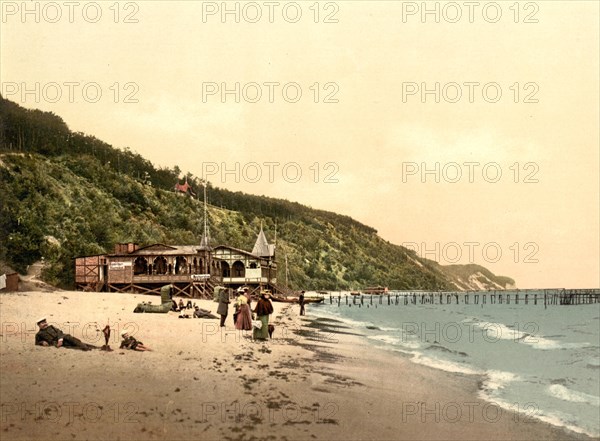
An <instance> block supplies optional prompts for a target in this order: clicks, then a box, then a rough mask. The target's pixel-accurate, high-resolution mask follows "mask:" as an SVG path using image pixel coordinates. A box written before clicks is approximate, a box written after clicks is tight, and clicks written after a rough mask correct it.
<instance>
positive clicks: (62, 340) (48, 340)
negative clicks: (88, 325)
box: [35, 317, 152, 352]
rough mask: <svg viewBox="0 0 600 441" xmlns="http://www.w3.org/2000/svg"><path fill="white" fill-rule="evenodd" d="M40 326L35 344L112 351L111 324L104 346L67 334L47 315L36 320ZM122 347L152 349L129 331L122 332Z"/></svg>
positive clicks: (138, 349) (134, 349)
mask: <svg viewBox="0 0 600 441" xmlns="http://www.w3.org/2000/svg"><path fill="white" fill-rule="evenodd" d="M36 324H37V326H38V332H37V333H36V334H35V344H36V345H38V346H54V347H56V348H61V347H66V348H73V349H79V350H82V351H91V350H92V349H101V350H103V351H109V352H110V351H112V349H111V348H110V346H109V345H108V340H109V338H110V326H108V325H106V326H105V327H104V329H103V330H102V333H103V334H104V338H105V342H106V343H105V344H104V345H103V346H102V347H100V348H99V347H97V346H94V345H90V344H87V343H84V342H82V341H81V340H79V339H78V338H77V337H73V336H72V335H70V334H65V333H64V332H63V331H62V330H60V329H59V328H57V327H56V326H53V325H49V324H48V321H47V320H46V317H42V318H40V319H39V320H38V321H37V322H36ZM121 337H122V338H123V340H122V341H121V346H120V349H130V350H132V351H151V350H152V349H150V348H149V347H148V346H146V345H144V343H142V342H141V341H139V340H137V339H136V338H134V337H133V336H131V335H129V333H128V332H127V331H123V332H121Z"/></svg>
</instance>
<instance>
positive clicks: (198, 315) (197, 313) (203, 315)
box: [194, 305, 218, 318]
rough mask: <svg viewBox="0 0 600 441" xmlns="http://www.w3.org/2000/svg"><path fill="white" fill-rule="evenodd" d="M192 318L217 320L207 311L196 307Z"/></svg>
mask: <svg viewBox="0 0 600 441" xmlns="http://www.w3.org/2000/svg"><path fill="white" fill-rule="evenodd" d="M194 318H218V317H217V316H216V315H214V314H212V313H211V312H210V311H209V310H207V309H202V308H199V307H198V305H196V306H194Z"/></svg>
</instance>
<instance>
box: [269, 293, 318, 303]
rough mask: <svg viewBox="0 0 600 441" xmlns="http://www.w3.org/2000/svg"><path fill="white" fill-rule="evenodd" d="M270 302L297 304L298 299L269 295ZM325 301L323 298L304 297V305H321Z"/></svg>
mask: <svg viewBox="0 0 600 441" xmlns="http://www.w3.org/2000/svg"><path fill="white" fill-rule="evenodd" d="M271 300H272V301H273V302H281V303H298V297H285V296H278V295H271ZM323 301H325V298H324V297H306V296H305V297H304V304H305V305H307V304H309V303H323Z"/></svg>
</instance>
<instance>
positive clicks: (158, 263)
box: [153, 256, 169, 274]
mask: <svg viewBox="0 0 600 441" xmlns="http://www.w3.org/2000/svg"><path fill="white" fill-rule="evenodd" d="M153 266H154V274H167V270H168V269H169V266H168V265H167V259H165V258H164V257H163V256H159V257H157V258H156V259H154V265H153Z"/></svg>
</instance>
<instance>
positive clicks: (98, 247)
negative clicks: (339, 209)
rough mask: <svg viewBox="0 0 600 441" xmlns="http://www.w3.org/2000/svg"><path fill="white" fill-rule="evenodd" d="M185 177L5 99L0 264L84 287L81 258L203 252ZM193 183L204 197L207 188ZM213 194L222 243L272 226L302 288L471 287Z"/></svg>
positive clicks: (368, 237)
mask: <svg viewBox="0 0 600 441" xmlns="http://www.w3.org/2000/svg"><path fill="white" fill-rule="evenodd" d="M181 176H182V172H181V170H180V169H179V168H178V167H174V168H173V169H169V168H157V167H155V166H154V165H153V164H152V163H151V162H150V161H148V160H147V159H145V158H143V157H142V156H141V155H139V154H137V153H134V152H133V151H131V150H130V149H127V148H126V149H117V148H114V147H112V146H111V145H109V144H107V143H105V142H103V141H101V140H99V139H96V138H94V137H93V136H89V135H85V134H83V133H78V132H72V131H71V130H70V129H69V128H68V127H67V125H66V124H65V123H64V121H63V120H62V119H61V118H60V117H58V116H57V115H54V114H53V113H49V112H41V111H39V110H27V109H24V108H22V107H20V106H19V105H17V104H15V103H13V102H10V101H8V100H5V99H4V98H2V97H0V261H5V262H7V263H8V264H10V265H12V266H14V267H15V268H16V269H17V270H18V271H20V272H24V271H25V270H26V267H27V265H30V264H32V263H33V262H36V261H38V260H40V259H41V258H42V257H43V258H44V260H45V262H46V265H45V270H44V274H43V276H44V278H45V280H46V281H47V282H49V283H53V284H56V285H59V286H63V287H72V286H73V271H74V268H73V261H72V259H73V258H74V257H76V256H81V255H90V254H99V253H105V252H111V251H112V250H113V248H114V244H115V243H119V242H137V243H139V244H141V245H147V244H151V243H171V244H181V245H185V244H197V243H199V240H200V237H201V233H202V224H203V218H202V216H203V211H202V206H203V204H202V201H201V200H198V199H194V198H192V197H188V196H183V195H182V194H177V193H175V192H174V191H173V187H174V185H175V183H177V182H178V180H179V179H180V177H181ZM186 177H187V179H188V182H189V183H190V184H192V186H193V187H194V188H195V189H196V191H198V190H199V189H200V183H199V179H198V178H197V177H195V176H193V175H192V174H191V173H187V175H186ZM180 182H181V181H180ZM208 194H209V196H208V199H209V202H210V205H209V217H208V218H209V224H210V233H211V236H212V239H213V244H227V245H231V246H234V247H237V248H242V249H247V250H250V249H252V246H253V244H254V241H255V239H256V234H257V232H258V231H259V229H260V225H261V222H262V224H263V227H264V229H265V231H266V232H267V234H269V238H270V240H271V241H272V240H273V235H274V232H275V230H276V231H277V256H278V260H279V263H280V265H279V274H278V278H279V280H280V281H282V282H283V281H285V279H286V277H285V266H284V265H283V261H284V259H285V257H286V256H287V260H288V268H289V283H290V285H291V287H293V288H307V289H319V288H322V289H353V288H360V287H365V286H369V285H385V286H389V287H390V288H391V289H456V286H460V288H461V289H465V288H468V287H469V286H468V284H463V285H462V286H461V285H458V284H457V283H455V280H456V277H458V276H457V275H456V274H458V273H460V276H461V279H463V280H464V277H465V276H464V274H463V273H464V271H462V272H460V271H457V270H456V269H455V270H454V271H451V272H449V271H446V270H445V269H444V268H445V267H442V266H440V265H438V264H437V263H436V262H433V261H430V260H427V259H421V258H419V257H418V256H417V255H416V254H415V252H414V251H412V250H408V249H406V248H403V247H401V246H397V245H393V244H390V243H389V242H387V241H385V240H383V239H382V238H380V237H379V236H378V235H377V231H376V230H375V229H373V228H371V227H369V226H366V225H363V224H361V223H359V222H357V221H355V220H353V219H351V218H350V217H348V216H343V215H339V214H335V213H332V212H328V211H323V210H314V209H311V208H309V207H306V206H303V205H301V204H299V203H295V202H290V201H287V200H281V199H274V198H269V197H264V196H254V195H248V194H244V193H241V192H231V191H228V190H225V189H221V188H217V187H212V186H211V185H210V184H208ZM479 268H481V267H479ZM484 270H485V269H484ZM486 271H487V270H486ZM487 273H489V271H488V272H487ZM487 273H486V275H487ZM489 275H491V277H492V278H493V277H495V276H493V274H491V273H489ZM467 278H468V277H467ZM506 279H507V280H508V281H510V282H512V280H510V279H508V278H506ZM502 281H505V280H504V279H502ZM512 283H514V282H512Z"/></svg>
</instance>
